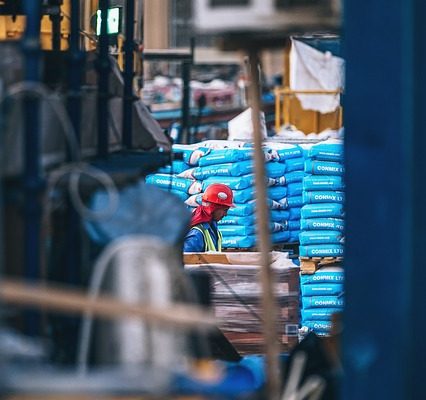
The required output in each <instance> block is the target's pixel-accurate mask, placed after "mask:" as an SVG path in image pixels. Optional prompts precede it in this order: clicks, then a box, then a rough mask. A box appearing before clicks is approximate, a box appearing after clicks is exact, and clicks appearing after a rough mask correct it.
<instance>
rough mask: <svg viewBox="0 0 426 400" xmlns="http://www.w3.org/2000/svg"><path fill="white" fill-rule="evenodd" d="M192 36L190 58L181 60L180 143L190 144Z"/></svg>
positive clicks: (192, 39)
mask: <svg viewBox="0 0 426 400" xmlns="http://www.w3.org/2000/svg"><path fill="white" fill-rule="evenodd" d="M194 43H195V42H194V38H191V60H184V61H183V62H182V121H181V128H180V129H181V134H180V137H181V138H182V139H181V141H182V143H186V144H191V143H192V137H191V135H190V117H191V115H190V113H191V88H190V83H191V66H192V60H193V56H194Z"/></svg>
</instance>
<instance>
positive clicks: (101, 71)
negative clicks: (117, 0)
mask: <svg viewBox="0 0 426 400" xmlns="http://www.w3.org/2000/svg"><path fill="white" fill-rule="evenodd" d="M108 8H109V0H99V9H100V10H101V32H100V33H101V34H100V36H99V54H98V60H97V69H98V106H97V121H98V157H102V158H105V157H106V156H107V155H108V145H109V132H108V126H109V124H108V115H109V107H108V102H109V101H108V100H109V99H108V97H109V93H108V92H109V91H108V86H109V85H108V83H109V73H110V60H109V38H108Z"/></svg>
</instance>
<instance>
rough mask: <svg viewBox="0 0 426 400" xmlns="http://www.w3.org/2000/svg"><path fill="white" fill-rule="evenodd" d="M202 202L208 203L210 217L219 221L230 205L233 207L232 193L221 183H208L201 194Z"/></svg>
mask: <svg viewBox="0 0 426 400" xmlns="http://www.w3.org/2000/svg"><path fill="white" fill-rule="evenodd" d="M202 200H203V204H205V205H210V207H211V209H212V212H211V215H212V218H213V220H214V221H220V220H221V219H222V218H223V217H224V216H226V214H227V212H228V210H229V208H230V207H234V204H233V200H234V194H233V193H232V190H231V189H230V188H229V187H228V186H226V185H224V184H223V183H213V184H211V185H209V186H208V187H207V189H206V191H205V192H204V193H203V196H202Z"/></svg>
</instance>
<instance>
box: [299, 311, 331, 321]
mask: <svg viewBox="0 0 426 400" xmlns="http://www.w3.org/2000/svg"><path fill="white" fill-rule="evenodd" d="M336 312H339V310H336V309H335V308H311V309H308V310H302V311H301V316H302V321H331V317H332V316H333V314H334V313H336Z"/></svg>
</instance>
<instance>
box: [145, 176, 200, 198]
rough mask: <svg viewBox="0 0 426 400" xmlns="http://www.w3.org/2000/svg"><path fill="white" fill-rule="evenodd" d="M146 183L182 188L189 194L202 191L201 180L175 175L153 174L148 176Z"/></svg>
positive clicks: (182, 190) (181, 189)
mask: <svg viewBox="0 0 426 400" xmlns="http://www.w3.org/2000/svg"><path fill="white" fill-rule="evenodd" d="M146 183H148V184H151V185H155V186H158V187H161V188H165V189H169V188H170V189H175V190H180V191H181V192H185V193H188V194H196V193H201V191H202V184H201V182H198V181H194V180H193V179H187V178H180V177H178V176H174V175H167V174H153V175H148V176H147V177H146Z"/></svg>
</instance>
